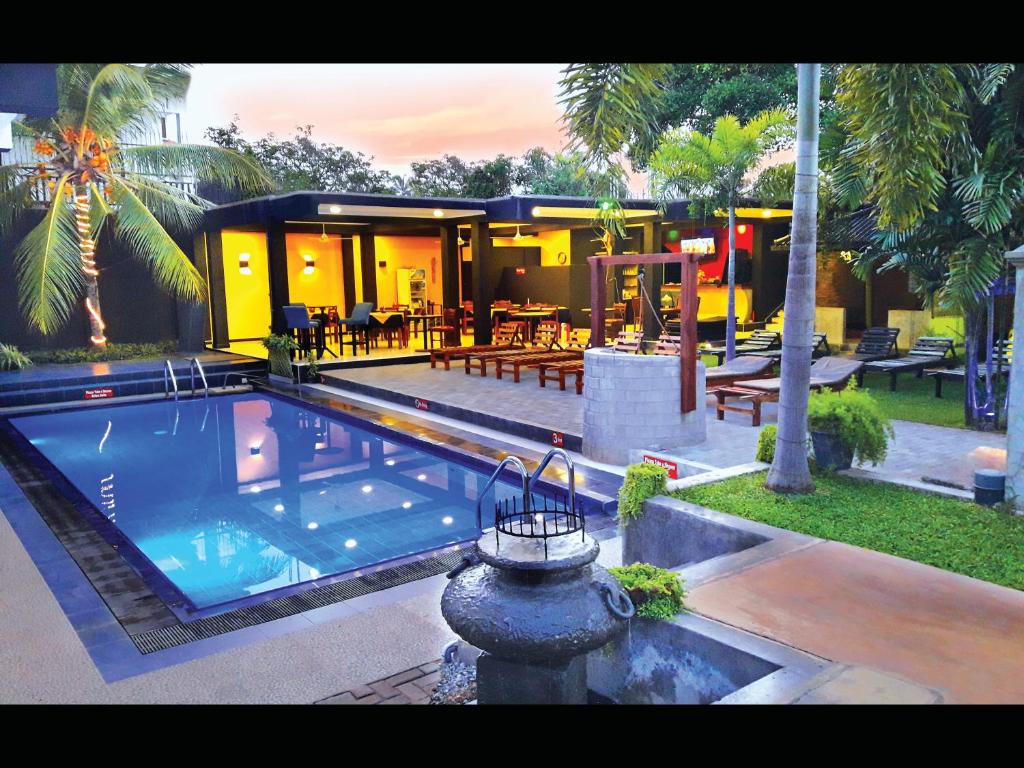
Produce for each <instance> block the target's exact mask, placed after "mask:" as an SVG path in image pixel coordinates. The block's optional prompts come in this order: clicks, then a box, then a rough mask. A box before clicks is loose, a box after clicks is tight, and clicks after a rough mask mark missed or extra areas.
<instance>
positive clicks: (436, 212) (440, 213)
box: [434, 208, 444, 219]
mask: <svg viewBox="0 0 1024 768" xmlns="http://www.w3.org/2000/svg"><path fill="white" fill-rule="evenodd" d="M443 216H444V211H442V210H441V209H440V208H435V209H434V218H437V219H440V218H442V217H443Z"/></svg>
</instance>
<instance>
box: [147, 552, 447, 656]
mask: <svg viewBox="0 0 1024 768" xmlns="http://www.w3.org/2000/svg"><path fill="white" fill-rule="evenodd" d="M461 560H462V551H461V550H455V551H448V552H442V553H440V554H437V555H433V556H431V557H427V558H424V559H423V560H416V561H414V562H411V563H403V564H402V565H397V566H395V567H394V568H385V569H384V570H380V571H376V572H374V573H368V574H365V575H363V576H357V577H355V578H352V579H346V580H344V581H339V582H336V583H334V584H328V585H326V586H323V587H317V588H316V589H311V590H309V591H308V592H300V593H298V594H295V595H288V596H287V597H279V598H277V599H276V600H269V601H267V602H265V603H262V604H260V605H252V606H246V607H245V608H237V609H235V610H233V611H228V612H227V613H222V614H219V615H217V616H208V617H206V618H203V619H196V620H195V621H190V622H188V623H186V624H175V625H172V626H169V627H161V628H160V629H153V630H150V631H149V632H143V633H141V634H138V635H132V642H134V643H135V647H136V648H138V649H139V652H140V653H144V654H145V653H153V652H154V651H164V650H167V649H168V648H174V647H175V646H179V645H185V644H186V643H193V642H195V641H196V640H203V639H205V638H208V637H215V636H217V635H223V634H225V633H227V632H234V631H235V630H237V629H245V628H246V627H254V626H256V625H258V624H264V623H266V622H268V621H274V620H275V619H283V618H286V617H288V616H294V615H296V614H299V613H302V612H304V611H308V610H310V609H312V608H323V607H324V606H327V605H333V604H334V603H340V602H342V601H344V600H351V599H352V598H353V597H360V596H362V595H368V594H370V593H371V592H379V591H380V590H382V589H388V588H390V587H397V586H399V585H401V584H408V583H409V582H411V581H418V580H419V579H425V578H427V577H428V576H436V575H438V574H439V573H445V572H447V571H450V570H451V569H452V568H454V567H455V566H456V565H458V564H459V563H460V562H461Z"/></svg>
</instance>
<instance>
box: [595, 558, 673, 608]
mask: <svg viewBox="0 0 1024 768" xmlns="http://www.w3.org/2000/svg"><path fill="white" fill-rule="evenodd" d="M608 573H610V574H611V575H612V576H614V577H615V579H616V580H617V581H618V582H619V584H621V585H622V588H623V589H624V590H626V592H628V593H629V597H630V599H631V600H632V601H633V605H634V607H635V608H636V615H637V616H640V617H641V618H645V619H666V620H671V619H673V618H674V617H675V615H676V614H677V613H681V612H682V611H684V610H686V604H685V602H684V601H685V598H686V592H685V590H684V589H683V577H682V576H680V575H679V574H678V573H675V572H673V571H670V570H668V569H666V568H659V567H658V566H656V565H652V564H650V563H632V564H631V565H623V566H619V567H616V568H609V569H608Z"/></svg>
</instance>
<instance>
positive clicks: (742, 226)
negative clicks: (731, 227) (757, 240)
mask: <svg viewBox="0 0 1024 768" xmlns="http://www.w3.org/2000/svg"><path fill="white" fill-rule="evenodd" d="M736 231H737V232H738V233H739V234H741V235H745V234H746V233H747V225H746V224H738V225H737V226H736Z"/></svg>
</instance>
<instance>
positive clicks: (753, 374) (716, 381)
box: [704, 355, 775, 394]
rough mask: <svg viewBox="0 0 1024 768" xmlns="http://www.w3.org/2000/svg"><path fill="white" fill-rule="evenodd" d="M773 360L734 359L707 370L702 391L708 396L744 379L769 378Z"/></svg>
mask: <svg viewBox="0 0 1024 768" xmlns="http://www.w3.org/2000/svg"><path fill="white" fill-rule="evenodd" d="M774 367H775V360H773V359H772V358H770V357H761V356H758V355H744V356H743V357H734V358H733V359H732V360H730V361H729V362H727V363H724V364H722V365H718V366H715V367H714V368H708V369H707V371H706V372H705V374H704V389H705V391H706V392H708V393H709V394H710V393H711V392H713V391H714V390H715V389H717V388H719V387H728V386H731V385H732V384H735V383H736V382H737V381H742V380H744V379H760V378H769V377H771V375H772V369H773V368H774Z"/></svg>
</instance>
